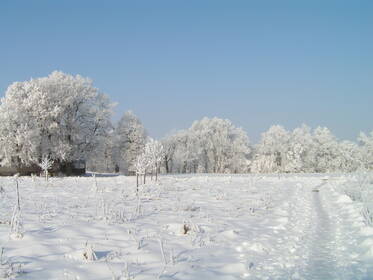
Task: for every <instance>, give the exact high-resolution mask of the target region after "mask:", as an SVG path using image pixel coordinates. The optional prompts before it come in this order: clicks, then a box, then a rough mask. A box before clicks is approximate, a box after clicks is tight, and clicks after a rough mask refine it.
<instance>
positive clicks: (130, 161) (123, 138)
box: [114, 111, 146, 174]
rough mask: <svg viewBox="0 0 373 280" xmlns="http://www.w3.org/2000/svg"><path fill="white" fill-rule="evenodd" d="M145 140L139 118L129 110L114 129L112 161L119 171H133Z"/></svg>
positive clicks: (127, 172)
mask: <svg viewBox="0 0 373 280" xmlns="http://www.w3.org/2000/svg"><path fill="white" fill-rule="evenodd" d="M145 142H146V131H145V128H144V126H143V124H142V123H141V121H140V119H139V118H138V117H137V116H136V115H135V114H134V113H132V112H131V111H128V112H126V113H125V114H124V115H123V117H122V118H121V119H120V121H119V122H118V124H117V127H116V131H115V148H114V149H115V151H114V154H115V157H114V161H115V163H116V165H117V168H118V169H119V171H120V172H122V173H124V174H130V173H132V172H135V170H136V168H135V164H136V159H137V157H138V156H139V155H140V154H141V153H142V151H143V150H144V147H145Z"/></svg>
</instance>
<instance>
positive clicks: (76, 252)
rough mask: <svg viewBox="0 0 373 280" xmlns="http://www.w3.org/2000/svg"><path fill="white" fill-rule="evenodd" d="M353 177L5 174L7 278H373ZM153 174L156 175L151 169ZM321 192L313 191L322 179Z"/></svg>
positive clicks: (2, 267)
mask: <svg viewBox="0 0 373 280" xmlns="http://www.w3.org/2000/svg"><path fill="white" fill-rule="evenodd" d="M344 178H345V175H331V176H329V180H323V177H322V176H317V175H302V176H300V175H267V176H263V175H260V176H258V175H236V176H234V175H188V176H187V175H184V176H181V175H178V176H176V175H175V176H161V177H160V181H159V182H158V183H155V182H154V181H150V180H148V181H149V182H148V183H147V184H146V185H141V186H140V192H139V196H138V197H137V196H136V179H135V178H134V177H125V176H110V175H107V176H102V177H101V176H99V175H97V176H96V178H93V177H82V178H76V177H69V178H51V179H50V180H49V182H46V181H45V180H44V179H43V178H28V177H21V178H18V180H19V190H20V196H21V200H20V204H21V213H20V215H19V220H20V222H21V224H22V226H21V227H20V231H21V232H19V233H20V234H21V237H20V238H17V239H13V238H10V236H9V233H10V222H11V219H12V214H13V209H14V206H15V205H16V203H17V198H16V189H15V182H14V180H15V178H12V177H3V178H0V186H1V189H2V190H3V191H2V192H1V193H0V250H1V248H3V255H2V258H1V263H0V279H2V277H3V278H5V279H7V278H9V279H13V278H17V279H38V280H39V279H136V280H137V279H177V280H182V279H224V280H226V279H228V280H229V279H373V266H372V265H371V263H372V259H373V230H372V227H368V226H366V224H365V223H364V219H363V218H362V216H361V211H360V210H361V209H360V208H359V205H358V204H357V203H355V202H354V201H353V200H351V199H350V197H348V196H346V195H345V194H344V193H343V192H341V191H340V188H339V186H340V184H342V183H343V182H345V179H344ZM149 179H150V178H149ZM315 188H316V189H318V190H319V192H313V191H312V190H313V189H315Z"/></svg>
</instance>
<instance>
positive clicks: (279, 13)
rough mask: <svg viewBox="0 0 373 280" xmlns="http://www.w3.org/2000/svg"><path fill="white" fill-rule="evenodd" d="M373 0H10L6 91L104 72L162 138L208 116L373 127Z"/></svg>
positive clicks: (3, 9) (340, 128)
mask: <svg viewBox="0 0 373 280" xmlns="http://www.w3.org/2000/svg"><path fill="white" fill-rule="evenodd" d="M372 15H373V1H358V0H356V1H343V0H340V1H333V0H330V1H299V0H298V1H295V0H294V1H266V0H263V1H259V0H258V1H220V0H210V1H209V0H206V1H203V0H198V1H197V0H195V1H194V0H190V1H181V0H180V1H178V0H170V1H162V0H159V1H151V0H149V1H142V0H138V1H137V0H136V1H66V0H65V1H47V0H44V1H43V0H38V1H36V0H28V1H26V0H25V1H17V0H13V1H8V0H3V1H0V65H1V66H0V92H1V94H2V95H3V94H4V92H5V90H6V88H7V86H8V85H9V84H10V83H12V82H13V81H23V80H28V79H30V78H31V77H34V78H35V77H41V76H46V75H48V74H49V73H50V72H52V71H53V70H61V71H64V72H67V73H71V74H81V75H83V76H88V77H90V78H92V79H93V81H94V84H95V86H96V87H98V88H99V89H100V90H101V91H102V92H105V93H107V94H108V95H109V96H110V97H111V99H112V100H113V101H115V102H117V103H118V106H117V107H116V115H115V117H114V119H118V118H119V117H120V115H121V114H122V113H123V112H124V111H127V110H130V109H131V110H133V111H134V112H135V113H136V114H137V115H138V116H139V117H140V118H141V119H142V121H143V123H144V125H145V126H146V128H147V130H148V132H149V134H150V135H151V136H153V137H156V138H160V137H162V136H164V135H166V134H167V133H168V132H170V131H172V130H177V129H182V128H186V127H189V126H190V125H191V123H192V122H193V121H194V120H197V119H200V118H202V117H203V116H209V117H213V116H218V117H222V118H228V119H230V120H231V121H232V122H233V123H234V124H236V125H237V126H241V127H243V128H244V129H245V130H246V131H247V133H248V135H249V137H250V138H251V139H252V141H253V142H256V141H257V140H258V139H259V137H260V133H261V132H263V131H265V130H267V129H268V128H269V126H270V125H272V124H282V125H284V126H285V127H286V128H288V129H293V128H294V127H296V126H299V125H301V124H302V123H306V124H308V125H310V126H312V127H315V126H317V125H322V126H327V127H329V128H330V129H331V130H332V131H333V132H334V133H335V135H336V136H337V137H339V138H341V139H350V140H353V139H355V138H356V136H357V134H358V133H359V132H360V131H365V132H369V131H371V130H373V16H372Z"/></svg>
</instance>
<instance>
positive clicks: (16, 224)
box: [9, 206, 23, 239]
mask: <svg viewBox="0 0 373 280" xmlns="http://www.w3.org/2000/svg"><path fill="white" fill-rule="evenodd" d="M9 236H10V237H11V238H12V239H21V238H22V237H23V227H22V219H21V209H20V208H18V207H17V206H15V207H14V210H13V215H12V220H11V221H10V233H9Z"/></svg>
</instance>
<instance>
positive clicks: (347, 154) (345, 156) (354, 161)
mask: <svg viewBox="0 0 373 280" xmlns="http://www.w3.org/2000/svg"><path fill="white" fill-rule="evenodd" d="M362 167H364V158H363V153H362V150H361V148H360V147H359V146H358V145H357V144H356V143H354V142H351V141H342V142H340V143H338V163H337V169H338V171H341V172H354V171H356V170H358V169H360V168H362Z"/></svg>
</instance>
